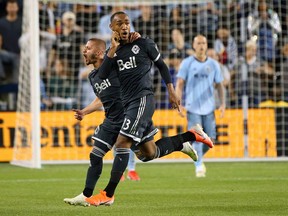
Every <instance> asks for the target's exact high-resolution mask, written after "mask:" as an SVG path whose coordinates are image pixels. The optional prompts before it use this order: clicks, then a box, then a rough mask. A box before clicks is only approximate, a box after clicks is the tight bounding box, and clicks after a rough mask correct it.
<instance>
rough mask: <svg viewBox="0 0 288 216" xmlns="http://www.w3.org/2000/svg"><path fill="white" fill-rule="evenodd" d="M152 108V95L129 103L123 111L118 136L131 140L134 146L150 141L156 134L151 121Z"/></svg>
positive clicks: (153, 104) (156, 130)
mask: <svg viewBox="0 0 288 216" xmlns="http://www.w3.org/2000/svg"><path fill="white" fill-rule="evenodd" d="M154 106H155V103H154V96H153V95H146V96H144V97H142V98H139V99H137V100H134V101H132V102H130V103H129V104H128V105H127V107H125V110H124V122H123V125H122V127H121V130H120V134H122V135H124V136H126V137H130V138H132V139H133V141H134V142H135V145H137V143H140V142H141V143H143V142H146V141H149V140H152V139H153V136H154V135H155V134H156V133H157V132H158V129H157V128H155V127H154V125H153V121H152V116H153V114H154V110H155V108H154Z"/></svg>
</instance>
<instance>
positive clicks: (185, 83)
mask: <svg viewBox="0 0 288 216" xmlns="http://www.w3.org/2000/svg"><path fill="white" fill-rule="evenodd" d="M193 48H194V50H195V55H194V56H189V57H187V58H185V59H184V60H183V61H182V62H181V65H180V69H179V71H178V74H177V84H176V93H177V95H178V97H180V98H182V92H183V89H184V91H185V108H186V110H187V120H188V128H191V127H192V126H193V125H195V124H200V125H202V127H203V129H204V131H205V132H206V133H207V134H208V136H209V137H211V138H212V139H214V140H215V139H216V123H215V116H214V110H215V108H216V107H215V98H214V88H216V89H217V90H218V93H219V97H220V103H221V105H220V108H219V109H220V110H221V115H223V114H224V111H225V97H224V87H223V84H222V81H223V77H222V73H221V69H220V65H219V63H218V62H217V61H215V60H214V59H212V58H210V57H207V55H206V51H207V39H206V37H205V36H203V35H197V36H196V37H195V38H194V41H193ZM214 86H215V87H214ZM193 146H194V148H195V150H196V151H197V153H198V161H197V162H195V166H196V176H197V177H205V175H206V167H205V166H204V164H203V161H202V158H203V155H204V154H205V153H206V152H207V151H208V149H209V148H206V146H205V145H203V143H200V142H194V143H193Z"/></svg>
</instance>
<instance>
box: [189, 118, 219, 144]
mask: <svg viewBox="0 0 288 216" xmlns="http://www.w3.org/2000/svg"><path fill="white" fill-rule="evenodd" d="M189 132H191V133H193V134H194V135H195V138H196V141H197V142H202V143H204V144H206V145H207V146H209V147H210V148H213V146H214V144H213V142H212V140H211V139H210V137H209V136H208V135H207V134H206V133H205V132H204V131H203V129H202V127H201V126H200V125H199V124H196V125H194V126H193V127H192V128H191V129H190V130H189Z"/></svg>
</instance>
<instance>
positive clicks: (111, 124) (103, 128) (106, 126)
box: [92, 119, 123, 149]
mask: <svg viewBox="0 0 288 216" xmlns="http://www.w3.org/2000/svg"><path fill="white" fill-rule="evenodd" d="M122 123H123V121H117V122H116V121H110V120H109V119H105V120H104V122H103V123H102V124H101V125H99V126H98V127H97V128H96V129H95V131H94V135H93V136H92V139H93V140H95V143H94V145H95V146H96V145H97V142H100V143H102V144H104V145H106V146H107V147H108V148H109V149H111V148H112V147H113V145H114V143H115V142H116V139H117V137H118V135H119V131H120V129H121V126H122Z"/></svg>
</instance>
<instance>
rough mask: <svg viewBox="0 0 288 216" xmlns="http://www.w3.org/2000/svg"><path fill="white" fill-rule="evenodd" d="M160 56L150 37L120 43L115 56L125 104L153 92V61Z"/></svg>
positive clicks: (114, 64)
mask: <svg viewBox="0 0 288 216" xmlns="http://www.w3.org/2000/svg"><path fill="white" fill-rule="evenodd" d="M159 58H160V53H159V51H158V48H157V45H156V44H155V42H154V41H153V40H151V39H148V38H139V39H138V40H136V41H134V42H133V43H129V44H125V45H120V46H119V48H118V49H117V51H116V54H115V56H114V58H113V67H114V68H116V71H117V73H118V77H119V80H120V83H121V97H122V101H123V105H124V106H125V105H126V104H127V103H128V102H129V101H133V100H135V99H138V98H141V97H143V96H145V95H149V94H153V89H152V84H153V82H152V75H151V73H150V70H151V67H152V65H153V62H155V61H157V60H158V59H159Z"/></svg>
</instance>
